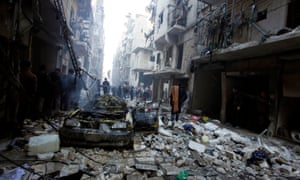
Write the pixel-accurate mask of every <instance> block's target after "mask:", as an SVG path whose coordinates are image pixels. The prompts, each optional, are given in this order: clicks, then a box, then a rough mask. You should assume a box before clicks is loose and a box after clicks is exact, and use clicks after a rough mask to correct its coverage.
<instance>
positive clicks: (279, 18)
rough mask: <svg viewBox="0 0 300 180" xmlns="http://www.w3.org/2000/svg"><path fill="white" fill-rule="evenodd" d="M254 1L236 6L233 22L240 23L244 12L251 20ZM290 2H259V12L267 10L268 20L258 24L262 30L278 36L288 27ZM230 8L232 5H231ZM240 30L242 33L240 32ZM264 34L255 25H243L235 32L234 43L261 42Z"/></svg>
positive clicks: (284, 0)
mask: <svg viewBox="0 0 300 180" xmlns="http://www.w3.org/2000/svg"><path fill="white" fill-rule="evenodd" d="M252 2H253V1H250V0H248V1H245V2H244V1H243V2H241V1H240V2H239V3H237V4H235V6H234V10H233V12H234V15H233V19H232V21H233V22H236V21H239V20H240V19H239V18H240V14H239V13H240V12H241V11H242V12H244V16H245V17H247V18H251V14H250V7H251V3H252ZM287 4H288V0H283V1H274V0H267V1H258V2H257V3H256V7H257V12H260V11H263V10H265V9H267V18H266V19H264V20H261V21H259V22H256V23H257V25H258V26H260V28H261V29H262V30H263V31H265V32H266V33H269V34H276V33H277V32H278V31H279V30H281V29H283V28H285V27H286V19H287V10H288V6H287ZM229 6H230V5H229ZM240 28H241V30H242V32H240ZM262 36H263V35H262V33H261V32H259V31H258V30H257V29H256V28H255V27H254V26H253V25H248V24H246V25H242V26H241V27H238V29H237V31H236V32H234V42H239V43H243V42H247V41H252V40H256V41H260V40H261V38H262Z"/></svg>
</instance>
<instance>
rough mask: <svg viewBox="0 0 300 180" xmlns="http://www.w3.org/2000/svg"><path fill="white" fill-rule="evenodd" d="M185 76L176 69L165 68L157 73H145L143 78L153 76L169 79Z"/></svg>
mask: <svg viewBox="0 0 300 180" xmlns="http://www.w3.org/2000/svg"><path fill="white" fill-rule="evenodd" d="M185 75H186V74H185V73H183V72H181V71H180V70H178V69H172V68H167V69H163V70H159V71H152V72H145V73H144V76H153V77H154V78H155V77H156V78H162V79H170V78H175V77H180V76H185Z"/></svg>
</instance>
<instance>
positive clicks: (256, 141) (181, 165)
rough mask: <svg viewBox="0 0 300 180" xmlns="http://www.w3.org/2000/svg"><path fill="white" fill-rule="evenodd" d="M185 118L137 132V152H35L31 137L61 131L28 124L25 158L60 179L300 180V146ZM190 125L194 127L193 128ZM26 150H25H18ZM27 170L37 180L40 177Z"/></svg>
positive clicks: (66, 149)
mask: <svg viewBox="0 0 300 180" xmlns="http://www.w3.org/2000/svg"><path fill="white" fill-rule="evenodd" d="M182 117H183V118H182V119H181V120H180V121H178V122H176V124H175V127H170V126H166V125H165V124H164V123H161V124H160V127H159V131H158V133H147V134H135V136H134V141H133V143H134V145H133V149H119V150H116V149H102V148H101V147H96V148H89V149H87V148H80V149H79V148H76V149H75V148H72V147H59V146H56V145H57V144H56V145H55V147H56V148H55V149H52V150H50V152H43V151H42V150H44V149H47V150H49V149H51V148H50V147H54V145H51V146H49V148H48V145H47V146H46V145H38V146H37V145H35V146H37V147H38V148H36V149H37V150H35V149H34V147H35V146H34V145H32V139H31V140H30V138H34V137H36V136H34V131H35V132H36V131H44V132H47V133H46V135H47V136H48V137H53V131H55V129H54V128H51V126H48V125H47V124H45V123H44V122H42V121H41V122H40V123H37V122H32V123H31V122H30V121H28V122H27V124H26V127H28V128H29V129H31V131H30V130H27V133H28V134H27V137H28V139H29V141H28V142H29V147H30V148H28V150H31V151H30V152H31V153H30V154H31V155H34V156H31V157H30V158H31V161H30V162H26V158H25V157H26V156H25V157H24V159H25V160H24V159H23V160H24V161H25V162H26V163H27V164H28V165H29V167H30V169H32V170H33V171H34V172H35V173H39V174H40V175H49V174H53V173H56V177H68V176H70V175H72V174H74V173H78V172H82V173H83V176H82V179H91V178H92V179H114V180H119V179H120V180H121V179H128V180H133V179H148V180H162V179H176V178H177V179H178V178H179V175H180V174H182V172H186V174H185V175H187V176H188V177H184V178H185V179H191V180H192V179H200V180H202V179H278V178H279V179H299V178H300V175H299V174H300V173H299V172H300V153H299V152H300V148H299V145H297V144H290V143H289V142H285V141H278V140H276V139H275V138H271V137H266V136H263V135H255V134H252V133H249V132H244V131H242V130H241V129H238V130H236V129H231V127H228V128H227V127H224V126H221V125H220V124H217V123H213V122H211V121H207V122H206V123H204V122H201V121H200V120H201V118H199V120H193V119H192V115H186V114H183V115H182ZM57 119H58V118H56V120H54V122H53V124H56V126H57V127H59V126H61V124H60V122H59V120H57ZM32 124H34V126H32ZM185 124H189V125H191V126H192V127H193V128H192V129H188V130H187V127H186V128H184V125H185ZM191 126H188V127H191ZM33 127H34V129H33ZM36 127H40V129H39V128H36ZM30 133H31V134H30ZM30 136H31V137H30ZM43 136H45V135H43ZM49 139H51V138H49ZM25 142H26V141H25ZM53 142H54V141H53ZM55 142H57V141H55ZM46 144H49V143H46ZM54 144H55V143H54ZM27 146H28V145H27ZM13 147H15V146H13ZM25 147H26V146H25ZM41 147H43V148H41ZM44 147H47V148H44ZM20 148H22V146H21V147H18V150H20ZM15 149H16V148H15ZM15 149H14V148H13V149H12V150H10V151H11V153H12V154H13V153H18V151H15ZM41 149H42V150H41ZM14 151H15V152H14ZM35 155H36V156H37V157H36V156H35ZM15 157H18V156H15ZM27 158H28V157H27ZM32 158H36V161H32ZM14 160H15V161H17V162H18V161H19V160H18V159H14ZM41 160H42V161H41ZM51 161H52V162H51ZM0 162H1V161H0ZM22 162H23V161H22ZM0 165H1V167H0V168H1V169H7V170H9V169H11V170H12V169H15V168H16V166H12V165H11V164H9V165H8V164H7V163H6V164H4V163H0ZM25 172H26V175H27V177H30V178H31V179H38V178H40V177H39V175H37V174H32V172H27V171H25Z"/></svg>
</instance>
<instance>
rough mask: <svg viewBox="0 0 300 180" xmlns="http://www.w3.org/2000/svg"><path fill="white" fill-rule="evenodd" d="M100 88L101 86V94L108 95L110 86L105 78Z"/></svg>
mask: <svg viewBox="0 0 300 180" xmlns="http://www.w3.org/2000/svg"><path fill="white" fill-rule="evenodd" d="M102 86H103V93H104V94H108V93H109V88H110V84H109V82H108V80H107V78H104V81H103V83H102Z"/></svg>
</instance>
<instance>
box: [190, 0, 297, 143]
mask: <svg viewBox="0 0 300 180" xmlns="http://www.w3.org/2000/svg"><path fill="white" fill-rule="evenodd" d="M204 2H205V3H206V4H205V6H204V7H203V8H202V9H200V12H201V13H199V14H201V16H199V17H198V20H197V26H196V27H195V33H194V34H195V47H197V54H198V55H197V56H194V57H192V68H191V69H192V71H193V74H194V77H195V78H194V81H195V82H199V83H195V84H194V88H193V92H194V93H193V103H192V107H194V108H197V109H198V108H199V109H202V110H203V111H204V112H206V113H207V114H210V115H212V116H214V115H215V116H219V117H220V118H221V120H222V121H223V122H230V123H233V124H235V125H238V126H241V127H244V128H248V129H250V130H253V131H256V132H262V131H264V130H265V129H267V130H268V131H267V132H268V133H269V135H276V136H283V137H286V138H292V139H293V135H294V134H295V132H298V133H299V131H300V129H299V127H300V126H299V121H298V120H297V119H299V113H297V109H298V108H297V107H299V103H300V101H299V97H300V96H299V94H300V88H299V87H300V86H299V83H297V81H298V80H299V78H300V76H299V72H300V71H299V70H300V68H299V67H300V66H299V64H300V61H299V53H298V52H299V44H300V41H299V40H300V39H299V35H300V34H299V32H300V31H299V28H298V26H299V23H300V21H299V20H300V18H299V17H300V16H299V13H297V10H296V9H297V8H299V7H300V6H299V5H300V3H299V2H298V1H293V0H292V1H289V0H284V1H275V0H267V1H250V0H249V1H236V0H228V1H209V0H207V1H206V0H205V1H204ZM196 92H197V93H196Z"/></svg>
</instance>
